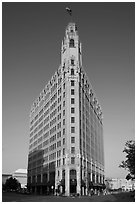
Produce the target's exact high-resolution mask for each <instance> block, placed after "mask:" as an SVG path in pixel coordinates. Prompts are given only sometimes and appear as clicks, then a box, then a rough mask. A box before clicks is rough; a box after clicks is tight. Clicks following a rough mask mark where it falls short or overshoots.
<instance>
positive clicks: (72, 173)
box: [70, 169, 77, 194]
mask: <svg viewBox="0 0 137 204" xmlns="http://www.w3.org/2000/svg"><path fill="white" fill-rule="evenodd" d="M76 175H77V172H76V170H75V169H71V170H70V194H76V193H77V179H76V178H77V177H76Z"/></svg>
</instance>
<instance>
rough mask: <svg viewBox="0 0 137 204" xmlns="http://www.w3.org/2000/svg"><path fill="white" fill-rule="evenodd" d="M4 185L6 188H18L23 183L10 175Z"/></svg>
mask: <svg viewBox="0 0 137 204" xmlns="http://www.w3.org/2000/svg"><path fill="white" fill-rule="evenodd" d="M4 187H5V189H6V190H17V189H19V188H20V187H21V184H20V183H19V182H18V180H17V179H16V178H13V177H10V178H8V179H7V180H6V183H5V186H4Z"/></svg>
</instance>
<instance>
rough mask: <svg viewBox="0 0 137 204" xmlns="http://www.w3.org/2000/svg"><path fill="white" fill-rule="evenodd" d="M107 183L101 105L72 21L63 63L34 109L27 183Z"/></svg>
mask: <svg viewBox="0 0 137 204" xmlns="http://www.w3.org/2000/svg"><path fill="white" fill-rule="evenodd" d="M103 186H104V146H103V124H102V111H101V108H100V105H99V103H98V101H97V98H96V96H95V93H94V92H93V89H92V86H91V84H90V81H89V79H88V77H87V75H86V73H85V71H84V69H83V66H82V49H81V42H80V40H79V36H78V32H77V27H76V24H75V23H69V24H68V26H67V28H66V33H65V37H64V40H63V41H62V47H61V65H60V66H59V68H58V69H57V71H56V72H55V73H54V75H53V76H52V77H51V79H50V81H49V82H48V83H47V84H46V86H45V87H44V89H43V90H42V91H41V93H40V95H39V96H38V98H37V99H36V100H35V101H34V103H33V105H32V107H31V111H30V138H29V155H28V188H29V189H30V190H31V191H32V192H37V193H42V194H49V193H51V192H52V193H53V192H54V193H55V192H61V193H64V194H65V195H66V196H69V195H70V194H72V193H77V194H80V195H87V193H88V192H89V190H90V189H91V188H94V189H101V188H103Z"/></svg>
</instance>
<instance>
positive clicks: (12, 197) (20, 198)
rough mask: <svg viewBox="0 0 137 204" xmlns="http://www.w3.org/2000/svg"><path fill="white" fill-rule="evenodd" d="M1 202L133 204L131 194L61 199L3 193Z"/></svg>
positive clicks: (59, 197) (60, 197)
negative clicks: (119, 203)
mask: <svg viewBox="0 0 137 204" xmlns="http://www.w3.org/2000/svg"><path fill="white" fill-rule="evenodd" d="M2 202H135V199H134V193H133V192H125V193H124V192H123V193H118V194H109V195H100V196H97V195H93V196H92V197H89V196H82V197H62V196H45V195H25V194H17V193H13V192H11V193H7V192H5V193H3V194H2Z"/></svg>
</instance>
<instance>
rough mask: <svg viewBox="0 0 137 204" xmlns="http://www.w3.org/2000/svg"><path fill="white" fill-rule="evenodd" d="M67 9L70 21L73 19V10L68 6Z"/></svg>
mask: <svg viewBox="0 0 137 204" xmlns="http://www.w3.org/2000/svg"><path fill="white" fill-rule="evenodd" d="M66 11H67V12H68V14H69V15H70V21H71V22H73V21H72V10H71V9H70V8H69V7H66Z"/></svg>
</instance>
